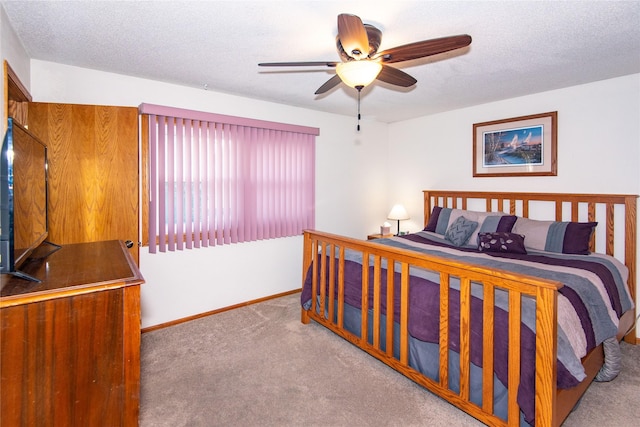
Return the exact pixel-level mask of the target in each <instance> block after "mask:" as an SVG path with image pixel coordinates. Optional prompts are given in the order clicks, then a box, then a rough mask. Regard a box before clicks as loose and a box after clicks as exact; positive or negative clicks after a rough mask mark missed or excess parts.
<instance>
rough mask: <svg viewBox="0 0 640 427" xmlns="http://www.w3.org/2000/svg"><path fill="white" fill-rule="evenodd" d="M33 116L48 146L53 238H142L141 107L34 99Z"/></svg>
mask: <svg viewBox="0 0 640 427" xmlns="http://www.w3.org/2000/svg"><path fill="white" fill-rule="evenodd" d="M28 117H29V131H30V132H32V133H33V134H34V135H36V136H38V137H39V138H40V139H41V140H42V141H43V142H44V143H45V144H46V145H47V148H48V157H49V182H48V188H49V204H48V211H47V214H48V223H49V240H50V241H52V242H54V243H57V244H59V245H66V244H69V243H83V242H98V241H102V240H125V241H126V240H131V241H132V242H137V241H138V236H139V234H140V233H139V232H138V223H139V202H138V200H139V196H140V194H139V187H140V185H139V182H140V181H139V167H138V160H139V156H138V109H137V108H135V107H117V106H105V105H76V104H55V103H39V102H30V103H28ZM129 251H130V252H131V255H132V256H133V258H134V260H136V262H138V245H133V246H132V247H131V249H130V250H129Z"/></svg>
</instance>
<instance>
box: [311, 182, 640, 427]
mask: <svg viewBox="0 0 640 427" xmlns="http://www.w3.org/2000/svg"><path fill="white" fill-rule="evenodd" d="M423 193H424V226H425V228H424V230H422V231H420V232H417V233H412V234H409V235H406V236H396V237H392V238H386V239H376V240H371V241H365V240H357V239H352V238H348V237H343V236H338V235H334V234H329V233H324V232H318V231H305V232H304V248H303V287H302V293H301V303H302V310H301V320H302V322H303V323H309V322H310V321H311V320H313V321H315V322H317V323H319V324H321V325H323V326H325V327H327V328H328V329H330V330H331V331H333V332H334V333H336V334H337V335H339V336H341V337H343V338H345V339H346V340H348V341H350V342H351V343H353V344H354V345H356V346H358V347H359V348H361V349H362V350H364V351H366V352H367V353H369V354H370V355H372V356H374V357H376V358H377V359H379V360H381V361H382V362H384V363H385V364H387V365H388V366H390V367H391V368H393V369H395V370H396V371H398V372H400V373H402V374H404V375H405V376H407V377H408V378H410V379H412V380H413V381H415V382H416V383H418V384H420V385H422V386H423V387H425V388H426V389H427V390H429V391H431V392H433V393H435V394H437V395H439V396H440V397H442V398H444V399H446V400H447V401H449V402H450V403H452V404H453V405H456V406H457V407H458V408H460V409H462V410H463V411H465V412H467V413H468V414H470V415H471V416H473V417H475V418H477V419H478V420H480V421H482V422H484V423H485V424H488V425H536V426H557V425H560V424H562V422H563V421H564V420H565V418H566V417H567V416H568V415H569V413H570V411H571V410H572V408H573V407H574V406H576V404H577V403H578V401H579V399H580V397H581V396H582V394H583V393H584V391H585V390H586V388H587V387H588V386H589V384H590V383H591V382H592V381H593V380H594V378H596V377H598V380H611V379H613V378H615V376H616V375H617V374H618V372H617V371H616V360H615V358H616V356H617V352H616V346H617V344H618V341H619V340H621V339H625V340H627V341H629V342H631V343H634V344H635V342H636V338H635V335H636V334H635V329H634V322H635V309H634V301H635V289H636V284H635V279H636V199H637V196H635V195H609V194H606V195H601V194H560V193H544V194H543V193H515V192H513V193H489V192H469V191H440V190H438V191H424V192H423ZM314 296H315V297H314ZM362 307H367V309H366V310H365V309H362ZM605 356H606V357H605Z"/></svg>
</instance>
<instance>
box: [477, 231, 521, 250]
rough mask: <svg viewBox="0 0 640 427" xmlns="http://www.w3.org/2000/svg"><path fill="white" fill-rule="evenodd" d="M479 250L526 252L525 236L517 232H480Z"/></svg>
mask: <svg viewBox="0 0 640 427" xmlns="http://www.w3.org/2000/svg"><path fill="white" fill-rule="evenodd" d="M478 250H479V251H480V252H503V253H512V254H526V253H527V250H526V249H525V246H524V236H523V235H522V234H516V233H504V232H499V231H498V232H494V233H478Z"/></svg>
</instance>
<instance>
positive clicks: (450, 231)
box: [444, 216, 478, 246]
mask: <svg viewBox="0 0 640 427" xmlns="http://www.w3.org/2000/svg"><path fill="white" fill-rule="evenodd" d="M477 226H478V223H477V222H476V221H470V220H468V219H467V218H465V217H463V216H459V217H458V218H457V219H456V220H455V221H454V222H453V224H451V226H449V228H447V231H446V232H445V233H444V238H445V239H447V240H448V241H450V242H451V243H453V244H454V245H455V246H462V245H464V244H465V243H467V240H469V236H471V234H472V233H473V232H474V231H475V229H476V227H477Z"/></svg>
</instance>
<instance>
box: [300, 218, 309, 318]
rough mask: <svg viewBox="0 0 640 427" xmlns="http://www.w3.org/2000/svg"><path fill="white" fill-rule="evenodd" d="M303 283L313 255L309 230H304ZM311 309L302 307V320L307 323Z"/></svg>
mask: <svg viewBox="0 0 640 427" xmlns="http://www.w3.org/2000/svg"><path fill="white" fill-rule="evenodd" d="M302 236H303V237H302V283H304V279H305V277H307V270H309V266H310V265H311V261H312V255H311V237H310V236H309V232H308V231H306V230H304V231H303V232H302ZM310 320H311V319H310V318H309V311H308V310H305V309H304V308H301V309H300V321H301V322H302V323H304V324H305V325H306V324H308V323H309V322H310Z"/></svg>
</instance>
